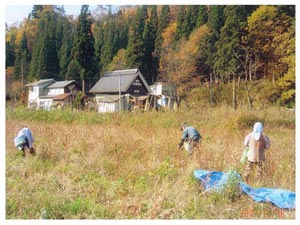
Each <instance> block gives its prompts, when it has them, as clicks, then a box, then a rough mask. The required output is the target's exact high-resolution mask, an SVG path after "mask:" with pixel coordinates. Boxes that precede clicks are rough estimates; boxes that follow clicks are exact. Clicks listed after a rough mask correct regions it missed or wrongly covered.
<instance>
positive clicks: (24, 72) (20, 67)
mask: <svg viewBox="0 0 300 225" xmlns="http://www.w3.org/2000/svg"><path fill="white" fill-rule="evenodd" d="M14 64H15V67H14V79H16V80H20V79H21V82H22V84H24V81H25V80H26V78H27V76H28V73H29V65H30V53H29V50H28V47H27V36H26V32H24V33H23V35H22V39H21V42H20V45H19V47H18V53H17V57H16V61H15V63H14Z"/></svg>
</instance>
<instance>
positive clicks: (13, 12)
mask: <svg viewBox="0 0 300 225" xmlns="http://www.w3.org/2000/svg"><path fill="white" fill-rule="evenodd" d="M59 6H61V5H59ZM32 7H33V5H31V4H30V5H6V6H5V22H6V23H7V25H12V24H14V23H17V24H19V23H20V22H21V21H22V20H23V19H24V18H27V17H28V14H29V13H30V12H31V11H32ZM95 7H96V5H90V7H89V9H90V10H93V9H94V8H95ZM64 9H65V11H66V14H67V15H74V16H78V15H79V14H80V10H81V5H64Z"/></svg>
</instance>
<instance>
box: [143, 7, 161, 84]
mask: <svg viewBox="0 0 300 225" xmlns="http://www.w3.org/2000/svg"><path fill="white" fill-rule="evenodd" d="M150 9H151V10H150V18H149V20H148V21H146V24H145V29H144V33H143V40H144V59H143V64H142V65H141V67H140V69H141V72H142V73H143V75H144V77H145V79H146V81H147V82H148V84H152V83H154V82H155V81H156V77H157V72H158V62H157V59H156V58H155V57H154V51H155V38H156V33H157V23H158V19H157V9H156V6H151V7H150Z"/></svg>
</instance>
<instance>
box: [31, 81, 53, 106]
mask: <svg viewBox="0 0 300 225" xmlns="http://www.w3.org/2000/svg"><path fill="white" fill-rule="evenodd" d="M54 82H55V80H54V79H42V80H39V81H35V82H32V83H29V84H26V85H25V87H28V89H29V90H28V91H29V93H28V108H29V109H38V108H40V106H39V100H40V97H41V96H44V95H46V94H47V93H46V87H48V86H49V85H51V84H53V83H54Z"/></svg>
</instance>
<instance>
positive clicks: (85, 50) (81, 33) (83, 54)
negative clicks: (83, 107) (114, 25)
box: [67, 5, 97, 93]
mask: <svg viewBox="0 0 300 225" xmlns="http://www.w3.org/2000/svg"><path fill="white" fill-rule="evenodd" d="M88 8H89V6H88V5H82V7H81V11H80V15H79V19H78V24H77V28H76V34H75V40H74V43H73V47H72V52H71V62H70V64H69V67H68V72H67V75H68V77H70V78H73V79H78V78H80V80H81V82H82V92H83V93H85V88H91V87H92V85H94V83H95V78H96V73H97V70H96V66H95V61H94V60H95V48H94V44H95V40H94V36H93V33H92V30H91V25H92V19H91V15H90V12H89V10H88ZM86 81H87V82H86Z"/></svg>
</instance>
